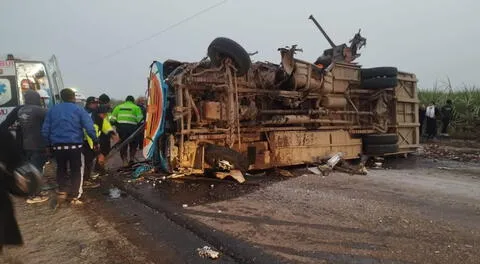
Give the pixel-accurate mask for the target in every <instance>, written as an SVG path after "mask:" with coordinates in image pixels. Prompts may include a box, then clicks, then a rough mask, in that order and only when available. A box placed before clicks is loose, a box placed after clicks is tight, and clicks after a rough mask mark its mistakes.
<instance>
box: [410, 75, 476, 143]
mask: <svg viewBox="0 0 480 264" xmlns="http://www.w3.org/2000/svg"><path fill="white" fill-rule="evenodd" d="M418 97H419V99H420V104H425V105H428V104H429V103H430V102H432V101H433V102H435V103H436V105H437V107H439V108H440V107H442V106H443V105H444V104H445V103H446V101H447V99H450V100H452V102H453V106H454V118H453V120H452V124H451V129H450V133H451V134H452V135H453V136H456V137H464V138H478V137H480V88H479V87H476V86H474V85H470V86H469V85H463V86H462V87H459V88H457V89H453V88H452V85H451V83H450V80H449V79H447V81H446V82H443V83H440V84H438V83H437V84H435V85H434V86H433V88H430V89H421V88H420V89H419V91H418Z"/></svg>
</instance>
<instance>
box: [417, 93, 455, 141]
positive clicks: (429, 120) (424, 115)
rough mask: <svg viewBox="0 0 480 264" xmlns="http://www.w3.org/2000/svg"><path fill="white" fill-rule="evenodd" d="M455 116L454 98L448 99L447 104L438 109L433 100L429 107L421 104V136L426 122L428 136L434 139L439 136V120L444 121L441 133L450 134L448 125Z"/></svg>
mask: <svg viewBox="0 0 480 264" xmlns="http://www.w3.org/2000/svg"><path fill="white" fill-rule="evenodd" d="M452 118H453V104H452V100H447V101H446V104H445V105H444V106H442V107H441V108H440V111H439V110H438V109H437V106H436V105H435V102H434V101H432V102H431V103H430V104H429V105H428V106H427V107H425V105H421V106H420V108H419V122H420V136H423V135H424V134H423V128H424V123H426V129H425V130H426V131H425V132H426V137H427V138H428V139H434V138H435V137H436V136H437V132H438V127H437V120H438V119H440V120H441V122H442V130H441V135H443V136H447V135H448V127H449V125H450V122H451V121H452Z"/></svg>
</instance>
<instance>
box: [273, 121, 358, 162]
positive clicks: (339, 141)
mask: <svg viewBox="0 0 480 264" xmlns="http://www.w3.org/2000/svg"><path fill="white" fill-rule="evenodd" d="M269 134H270V136H269V137H270V144H271V146H272V148H271V151H272V155H271V156H272V164H274V165H276V166H282V165H296V164H302V163H310V162H318V161H319V160H320V159H323V158H325V157H328V156H329V155H331V154H333V153H336V152H344V153H345V158H347V159H352V158H357V157H358V154H360V153H361V149H362V143H361V140H360V139H353V138H351V136H350V134H349V133H348V132H347V131H344V130H334V131H295V132H293V131H278V132H277V131H276V132H270V133H269Z"/></svg>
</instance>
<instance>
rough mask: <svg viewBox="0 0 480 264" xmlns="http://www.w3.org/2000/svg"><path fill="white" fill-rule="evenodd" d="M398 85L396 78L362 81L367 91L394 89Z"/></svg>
mask: <svg viewBox="0 0 480 264" xmlns="http://www.w3.org/2000/svg"><path fill="white" fill-rule="evenodd" d="M397 84H398V80H397V78H396V77H387V78H375V79H368V80H363V81H362V87H363V88H365V89H384V88H394V87H396V86H397Z"/></svg>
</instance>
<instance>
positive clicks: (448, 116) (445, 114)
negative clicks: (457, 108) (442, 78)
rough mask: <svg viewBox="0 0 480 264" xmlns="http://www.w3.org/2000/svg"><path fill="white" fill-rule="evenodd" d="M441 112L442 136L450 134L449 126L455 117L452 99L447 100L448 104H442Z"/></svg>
mask: <svg viewBox="0 0 480 264" xmlns="http://www.w3.org/2000/svg"><path fill="white" fill-rule="evenodd" d="M440 114H441V116H442V136H448V126H449V125H450V122H451V121H452V117H453V105H452V100H447V104H446V105H444V106H442V109H441V110H440Z"/></svg>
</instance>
